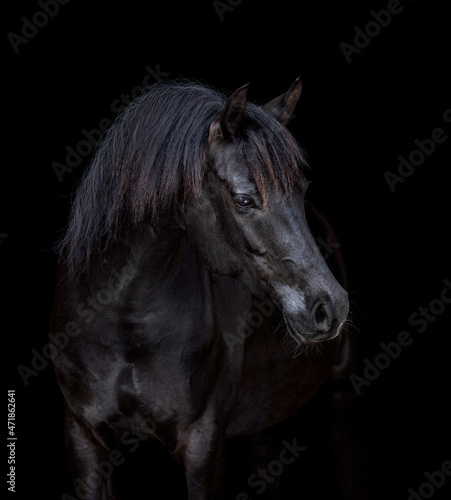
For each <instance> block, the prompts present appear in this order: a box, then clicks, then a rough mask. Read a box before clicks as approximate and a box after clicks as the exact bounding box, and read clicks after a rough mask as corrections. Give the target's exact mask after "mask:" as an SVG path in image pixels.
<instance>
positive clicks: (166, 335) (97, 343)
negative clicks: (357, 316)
mask: <svg viewBox="0 0 451 500" xmlns="http://www.w3.org/2000/svg"><path fill="white" fill-rule="evenodd" d="M300 93H301V82H300V80H299V79H297V80H296V81H295V82H294V83H293V85H292V86H291V88H290V89H289V90H288V92H286V93H285V94H283V95H282V96H280V97H278V98H276V99H274V100H272V101H270V102H269V103H268V104H266V105H264V106H261V107H259V106H257V105H255V104H252V103H247V86H246V85H245V86H243V87H241V88H239V89H238V90H237V91H235V92H234V93H233V94H232V95H231V96H230V97H229V98H228V99H226V98H225V97H224V96H223V95H221V94H219V93H218V92H216V91H213V90H211V89H208V88H205V87H204V86H201V85H198V84H193V83H186V82H184V83H180V82H176V83H160V84H157V85H155V86H153V87H151V88H150V89H148V91H147V92H146V93H145V94H143V95H142V96H141V97H140V98H138V99H137V100H136V101H134V102H133V103H132V104H131V105H130V106H129V107H128V108H127V109H126V110H125V111H124V112H123V113H122V114H121V115H120V116H119V117H118V119H117V120H116V122H115V124H114V125H113V126H112V127H111V129H110V130H109V132H108V134H107V136H106V138H105V139H104V141H103V142H102V144H101V145H100V147H99V148H98V149H97V151H96V154H95V156H94V159H93V162H92V164H91V166H90V168H89V170H88V172H87V174H86V175H85V177H84V179H83V181H82V184H81V186H80V188H79V190H78V193H77V197H76V200H75V203H74V207H73V212H72V217H71V220H70V223H69V226H68V229H67V233H66V235H65V237H64V239H63V241H62V244H61V249H60V250H61V252H60V262H59V270H58V280H57V282H58V286H57V289H56V294H55V301H54V306H53V313H52V325H51V331H52V332H64V331H65V332H66V334H67V336H68V337H69V341H68V342H67V345H64V346H63V347H62V346H61V345H60V344H59V343H58V342H56V341H55V339H58V338H59V337H58V335H53V336H51V339H52V341H53V351H54V366H55V370H56V374H57V379H58V382H59V385H60V387H61V390H62V392H63V395H64V398H65V405H66V421H65V436H66V445H67V450H68V456H69V460H70V466H71V470H72V475H73V477H74V480H75V481H76V484H78V485H79V487H80V485H83V488H84V491H83V496H84V498H88V499H100V498H106V497H108V498H114V487H113V477H114V474H111V475H108V477H106V478H104V479H103V480H102V481H101V482H100V481H94V480H93V476H92V474H93V472H94V471H96V470H97V469H98V467H99V464H101V463H102V462H104V461H105V460H111V450H114V449H115V447H116V446H117V443H118V441H120V440H121V439H122V438H124V436H127V433H128V432H130V431H136V430H137V429H139V431H140V432H141V433H144V434H146V435H148V436H152V437H155V438H157V439H158V440H160V441H161V442H163V443H164V444H165V446H166V447H167V448H168V449H169V450H170V451H171V452H172V453H173V455H174V456H175V457H176V458H177V459H178V460H179V461H180V462H181V463H182V464H183V467H184V471H185V475H186V481H187V487H188V492H189V498H190V499H191V500H194V499H196V500H199V499H218V498H220V497H221V496H222V491H223V489H224V480H225V479H224V478H225V473H224V463H225V442H226V439H227V438H228V437H231V436H237V435H243V434H250V433H253V432H258V431H261V430H263V429H266V428H268V427H269V426H271V425H274V424H275V423H277V422H280V421H282V420H284V419H285V418H287V416H289V415H292V414H293V413H294V412H296V410H298V409H299V408H300V407H301V406H302V405H304V404H305V403H306V402H307V401H308V400H309V399H310V398H311V397H312V395H314V394H315V393H316V392H317V391H318V389H319V388H320V386H321V385H322V384H323V383H324V381H325V380H326V379H327V378H328V377H330V376H331V374H333V373H335V372H334V368H333V367H334V364H335V365H336V364H337V360H338V359H339V358H340V356H341V355H342V353H343V352H344V351H343V345H344V344H345V345H347V344H346V343H344V342H343V339H344V338H345V335H343V334H342V335H340V332H342V330H343V325H344V323H345V321H346V318H347V315H348V297H347V293H346V292H345V290H344V289H343V288H342V287H341V286H340V285H339V283H338V282H337V281H336V279H335V278H334V276H333V275H332V273H331V271H330V270H329V268H328V266H327V265H326V263H325V261H324V259H323V257H322V255H321V252H320V251H319V249H318V247H317V245H316V243H315V240H314V239H313V237H312V235H311V233H310V231H309V228H308V226H307V223H306V218H305V211H304V194H305V191H306V188H307V181H306V178H305V175H304V170H305V169H304V166H305V162H304V159H303V154H302V151H301V150H300V148H299V146H298V145H297V143H296V141H295V140H294V138H293V137H292V135H291V134H290V133H289V132H288V130H287V128H286V127H285V125H286V124H287V122H288V120H289V118H290V115H291V114H292V112H293V110H294V108H295V106H296V103H297V101H298V98H299V96H300ZM282 338H283V339H285V342H281V339H282ZM286 339H290V340H289V341H290V342H291V344H292V345H291V348H287V346H286ZM332 339H334V340H332ZM319 346H320V347H319ZM346 349H347V347H346ZM345 366H346V363H341V368H342V369H345V368H344V367H345ZM124 439H125V438H124Z"/></svg>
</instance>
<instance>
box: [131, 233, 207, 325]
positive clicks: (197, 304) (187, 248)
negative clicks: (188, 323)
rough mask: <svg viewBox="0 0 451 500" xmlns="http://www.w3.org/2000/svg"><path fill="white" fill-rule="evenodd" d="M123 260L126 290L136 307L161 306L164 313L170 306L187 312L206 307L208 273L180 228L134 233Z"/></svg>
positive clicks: (191, 312) (180, 311) (190, 312)
mask: <svg viewBox="0 0 451 500" xmlns="http://www.w3.org/2000/svg"><path fill="white" fill-rule="evenodd" d="M125 261H126V262H124V259H123V261H122V262H123V263H124V265H125V266H126V267H127V266H128V268H130V269H131V274H132V275H133V280H132V287H131V290H132V291H131V292H130V293H132V294H134V295H135V297H134V301H135V302H137V307H142V308H146V307H152V308H155V307H161V308H164V309H168V314H171V312H170V311H169V309H172V311H174V310H177V311H178V312H179V313H180V314H183V313H186V314H187V315H192V314H193V310H196V311H200V310H203V309H204V308H205V307H207V308H208V306H209V303H210V302H211V300H212V299H211V280H210V274H209V272H208V270H207V268H206V267H205V265H204V264H203V262H202V261H201V259H200V258H199V257H198V255H197V254H196V252H195V251H194V249H193V248H192V246H191V245H190V243H189V241H188V238H187V236H186V235H185V233H184V232H183V231H181V230H180V229H178V228H176V227H175V228H173V227H168V226H165V227H163V228H158V229H157V230H146V231H142V232H140V233H139V234H135V235H134V236H133V237H132V238H131V240H130V241H129V243H128V251H127V252H126V258H125ZM172 314H173V312H172Z"/></svg>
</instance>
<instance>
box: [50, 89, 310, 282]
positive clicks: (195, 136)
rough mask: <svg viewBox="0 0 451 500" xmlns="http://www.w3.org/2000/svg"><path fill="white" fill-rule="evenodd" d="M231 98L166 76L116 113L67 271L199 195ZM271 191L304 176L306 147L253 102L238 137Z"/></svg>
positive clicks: (77, 207) (81, 206) (70, 238)
mask: <svg viewBox="0 0 451 500" xmlns="http://www.w3.org/2000/svg"><path fill="white" fill-rule="evenodd" d="M225 102H226V97H225V96H224V95H222V94H220V93H218V92H217V91H215V90H212V89H210V88H208V87H205V86H203V85H200V84H197V83H191V82H164V83H163V82H161V83H158V84H155V85H153V86H151V87H149V89H148V90H147V91H146V92H145V93H144V94H143V95H142V96H140V97H139V98H137V99H136V100H135V101H133V102H132V103H131V104H130V105H129V106H128V107H127V108H126V109H125V110H124V111H123V112H122V113H121V114H120V115H119V116H118V117H117V119H116V121H115V122H114V124H113V125H112V126H111V128H110V129H109V131H108V133H107V134H106V136H105V138H104V139H103V141H102V142H101V143H100V145H99V147H98V148H97V150H96V153H95V155H94V157H93V160H92V162H91V165H90V167H89V168H88V170H87V171H86V172H85V175H84V177H83V179H82V182H81V185H80V187H79V188H78V190H77V194H76V198H75V201H74V204H73V208H72V214H71V218H70V221H69V224H68V228H67V232H66V234H65V236H64V238H63V240H62V242H61V244H60V253H61V256H62V257H64V259H65V261H66V264H67V267H68V270H69V272H70V273H71V274H73V275H76V274H77V273H80V272H82V271H84V270H85V269H86V268H87V267H88V265H89V260H90V256H91V254H92V253H93V252H96V251H105V250H106V249H107V248H108V247H109V246H110V245H111V243H112V242H114V241H117V240H118V239H120V237H122V236H123V235H124V231H129V230H133V228H136V227H138V226H139V225H140V224H142V223H143V222H144V221H153V222H156V221H157V219H158V217H159V216H161V215H162V214H167V213H169V212H170V211H171V210H175V208H176V207H177V206H178V205H179V203H181V202H182V201H183V200H185V199H187V197H189V196H196V195H197V194H199V193H200V189H201V185H202V180H203V176H204V172H205V170H206V166H207V161H208V159H207V146H208V133H209V126H210V123H211V122H212V120H213V119H214V118H215V117H217V116H218V115H219V113H220V112H221V110H222V109H223V107H224V105H225ZM235 141H236V145H237V148H238V152H239V154H240V155H241V157H242V159H243V162H246V163H247V165H248V166H249V171H250V175H251V177H252V180H254V181H255V182H256V184H257V188H258V189H259V191H260V193H262V196H263V197H264V196H265V194H266V193H267V192H268V190H269V188H270V186H276V188H277V189H279V190H280V191H282V192H288V191H289V190H290V189H291V187H292V186H293V184H295V183H296V182H298V181H299V179H300V173H299V169H300V166H301V165H302V164H303V163H304V160H303V155H302V152H301V149H300V148H299V146H298V145H297V143H296V141H295V140H294V139H293V137H292V136H291V134H290V133H289V132H288V130H287V129H286V128H285V127H284V126H282V125H280V124H279V123H278V122H277V121H276V120H275V119H274V118H272V117H271V116H270V115H269V114H268V113H267V112H265V111H264V110H263V109H262V108H260V107H258V106H256V105H255V104H252V103H248V104H247V107H246V113H245V116H244V119H243V123H242V127H241V130H240V131H239V133H238V135H237V136H236V138H235Z"/></svg>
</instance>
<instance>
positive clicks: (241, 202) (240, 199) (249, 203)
mask: <svg viewBox="0 0 451 500" xmlns="http://www.w3.org/2000/svg"><path fill="white" fill-rule="evenodd" d="M233 200H234V201H235V203H236V204H237V205H238V206H239V207H253V206H254V200H253V199H252V198H251V197H250V196H248V195H247V194H237V195H235V196H234V197H233Z"/></svg>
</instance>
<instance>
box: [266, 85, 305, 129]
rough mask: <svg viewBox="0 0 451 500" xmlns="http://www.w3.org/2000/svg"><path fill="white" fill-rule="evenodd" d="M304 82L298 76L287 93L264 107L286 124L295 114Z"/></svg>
mask: <svg viewBox="0 0 451 500" xmlns="http://www.w3.org/2000/svg"><path fill="white" fill-rule="evenodd" d="M301 92H302V82H301V77H300V76H298V77H297V78H296V80H295V81H294V82H293V84H292V85H291V87H290V88H289V89H288V91H287V92H285V94H282V95H280V96H279V97H276V98H275V99H273V100H272V101H269V102H268V103H266V104H264V105H263V106H262V108H263V109H264V110H265V111H267V112H268V113H269V114H270V115H272V116H273V117H274V118H275V119H276V120H278V121H279V122H280V123H282V124H283V125H286V124H287V123H288V122H289V121H290V118H291V116H292V114H293V111H294V109H295V107H296V104H297V103H298V101H299V97H301Z"/></svg>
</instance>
